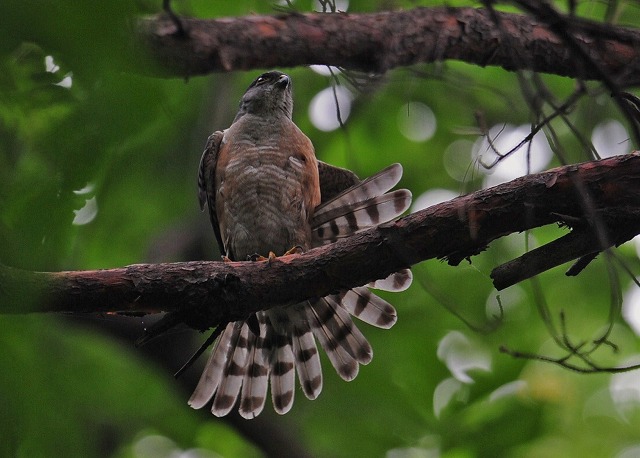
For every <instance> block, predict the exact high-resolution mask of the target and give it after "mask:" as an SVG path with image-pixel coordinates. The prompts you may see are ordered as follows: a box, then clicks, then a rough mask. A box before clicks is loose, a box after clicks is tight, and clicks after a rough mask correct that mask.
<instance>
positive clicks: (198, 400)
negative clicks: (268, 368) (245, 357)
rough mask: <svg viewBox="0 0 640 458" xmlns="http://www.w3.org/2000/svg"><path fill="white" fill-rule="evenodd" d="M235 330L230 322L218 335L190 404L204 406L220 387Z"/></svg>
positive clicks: (196, 406)
mask: <svg viewBox="0 0 640 458" xmlns="http://www.w3.org/2000/svg"><path fill="white" fill-rule="evenodd" d="M234 331H235V328H234V323H229V324H227V327H226V328H225V330H224V331H223V332H222V334H221V335H220V337H218V340H217V341H216V344H215V346H214V347H213V350H212V351H211V355H210V356H209V359H208V360H207V364H206V365H205V369H204V371H203V372H202V375H201V376H200V381H199V382H198V385H197V386H196V389H195V390H194V391H193V394H192V395H191V398H190V399H189V405H190V406H191V407H193V408H194V409H200V408H202V407H204V406H205V405H206V404H207V402H209V401H210V400H211V398H212V397H213V394H214V393H215V391H216V389H217V388H218V385H219V384H220V380H222V372H223V370H224V367H225V366H226V363H227V360H228V356H229V353H230V351H231V350H232V349H231V347H230V342H231V338H232V336H233V334H234Z"/></svg>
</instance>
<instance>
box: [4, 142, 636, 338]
mask: <svg viewBox="0 0 640 458" xmlns="http://www.w3.org/2000/svg"><path fill="white" fill-rule="evenodd" d="M585 193H588V199H586V196H585ZM585 199H586V200H585ZM585 201H588V202H589V208H585ZM594 215H597V220H598V224H597V225H596V224H594V223H593V222H594ZM554 222H562V223H564V224H568V225H571V226H574V227H576V228H577V229H576V230H579V231H580V232H581V233H588V231H589V228H591V230H592V231H594V232H595V233H597V232H598V231H600V230H602V229H604V230H606V231H607V237H604V238H603V237H602V236H601V235H600V234H598V236H597V237H595V238H593V240H596V242H593V243H592V244H591V245H589V247H588V249H587V251H589V252H590V251H593V250H601V249H604V248H607V246H602V244H603V242H602V240H606V241H605V243H604V244H605V245H608V246H610V245H612V244H619V243H622V242H623V241H624V240H626V239H628V238H631V237H632V236H633V235H635V234H636V233H638V232H640V152H636V153H633V154H629V155H625V156H616V157H612V158H608V159H604V160H601V161H593V162H585V163H583V164H578V165H570V166H565V167H559V168H556V169H553V170H550V171H548V172H544V173H539V174H535V175H529V176H525V177H522V178H519V179H517V180H514V181H511V182H509V183H505V184H502V185H499V186H495V187H493V188H489V189H484V190H481V191H477V192H474V193H472V194H469V195H466V196H462V197H458V198H456V199H453V200H451V201H449V202H445V203H442V204H439V205H435V206H433V207H430V208H428V209H426V210H423V211H420V212H417V213H414V214H411V215H408V216H406V217H404V218H401V219H399V220H397V221H395V222H391V223H388V224H385V225H382V226H379V227H377V228H373V229H371V230H368V231H364V232H362V233H359V234H356V235H354V236H352V237H349V238H346V239H342V240H340V241H338V242H337V243H334V244H330V245H326V246H323V247H320V248H315V249H313V250H310V251H309V252H307V253H304V254H302V255H293V256H289V257H285V258H277V259H276V260H274V261H272V262H271V263H268V262H207V261H196V262H182V263H170V264H136V265H131V266H127V267H123V268H119V269H110V270H93V271H76V272H28V271H22V270H17V269H13V268H10V267H4V266H0V313H28V312H98V313H108V312H127V313H133V312H139V313H153V312H159V311H178V310H179V311H180V312H181V313H183V314H185V316H189V317H190V319H189V324H190V325H192V326H193V327H196V328H201V329H206V328H207V327H209V326H212V325H215V324H216V323H218V322H219V321H220V320H222V319H225V320H238V319H243V318H245V317H246V316H247V315H248V314H249V313H251V312H255V311H257V310H259V309H267V308H270V307H273V306H276V305H285V304H293V303H296V302H300V301H302V300H305V299H309V298H313V297H320V296H324V295H327V294H329V293H331V292H335V291H337V290H341V289H346V288H351V287H354V286H357V285H362V284H365V283H367V282H369V281H372V280H375V279H379V278H384V277H386V276H387V275H389V274H390V273H392V272H395V271H397V270H399V269H401V268H405V267H408V266H410V265H413V264H416V263H418V262H420V261H423V260H426V259H432V258H441V259H443V258H447V259H448V260H449V263H451V264H457V263H459V262H460V261H462V260H463V259H465V258H468V257H470V256H472V255H475V254H477V253H479V252H481V251H482V250H484V249H485V247H486V246H487V245H488V244H489V243H490V242H491V241H493V240H495V239H497V238H499V237H502V236H505V235H507V234H510V233H513V232H520V231H523V230H526V229H531V228H534V227H538V226H543V225H546V224H551V223H554ZM623 239H624V240H623ZM560 240H562V239H560ZM584 251H585V249H584V248H583V247H582V245H580V246H579V247H578V248H577V249H575V250H574V251H573V256H574V258H577V257H580V256H582V255H584ZM529 255H531V253H529ZM562 260H563V262H564V261H565V260H567V257H566V256H565V257H563V258H562ZM552 264H553V263H552ZM548 267H551V266H548ZM545 268H546V267H545Z"/></svg>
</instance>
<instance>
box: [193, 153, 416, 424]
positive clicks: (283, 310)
mask: <svg viewBox="0 0 640 458" xmlns="http://www.w3.org/2000/svg"><path fill="white" fill-rule="evenodd" d="M401 176H402V167H401V166H400V165H399V164H394V165H391V166H390V167H387V168H386V169H384V170H383V171H381V172H380V173H378V174H376V175H374V176H373V177H371V178H369V179H367V180H364V181H362V182H360V183H358V184H356V185H354V186H352V187H351V188H349V189H347V190H345V191H344V192H342V193H340V194H339V195H337V196H336V197H335V198H333V199H331V200H329V201H327V202H325V203H323V204H322V205H320V206H318V207H317V208H316V209H315V212H314V216H313V219H312V221H311V226H312V227H311V229H312V234H313V246H320V245H324V244H327V243H331V242H333V241H335V240H337V239H338V238H341V237H346V236H349V235H352V234H354V233H356V232H359V231H361V230H364V229H368V228H370V227H373V226H375V225H378V224H381V223H385V222H387V221H390V220H392V219H393V218H396V217H398V216H399V215H401V214H402V213H403V212H404V211H405V210H406V209H407V208H408V207H409V205H410V204H411V193H410V192H409V191H407V190H405V189H400V190H396V191H391V192H389V190H390V189H391V188H392V187H393V186H395V185H396V184H397V183H398V181H399V180H400V177H401ZM411 281H412V275H411V271H410V270H409V269H403V270H400V271H398V272H395V273H393V274H391V275H389V277H387V278H385V279H381V280H377V281H375V282H371V283H369V284H368V285H367V286H368V287H371V288H375V289H380V290H385V291H403V290H405V289H407V288H408V287H409V285H410V284H411ZM367 286H361V287H357V288H353V289H351V290H348V291H343V292H340V293H338V294H332V295H329V296H326V297H323V298H320V299H316V300H311V301H307V302H304V303H300V304H296V305H292V306H287V307H276V308H273V309H270V310H268V311H263V312H258V313H257V314H256V315H257V318H258V326H257V327H258V331H256V329H255V327H256V326H255V325H254V326H249V325H248V324H247V322H245V321H243V322H237V323H230V324H228V325H227V327H226V328H225V330H224V331H223V332H222V334H221V335H220V337H219V338H218V341H217V343H216V344H215V346H214V349H213V351H212V353H211V356H210V357H209V360H208V361H207V364H206V367H205V370H204V372H203V373H202V376H201V377H200V381H199V382H198V385H197V387H196V389H195V391H194V393H193V395H192V396H191V399H190V400H189V404H190V405H191V406H192V407H194V408H196V409H197V408H201V407H203V406H204V405H206V404H207V403H208V402H209V401H211V400H213V402H212V407H211V411H212V412H213V413H214V414H215V415H217V416H222V415H226V414H227V413H229V412H230V411H231V409H232V408H233V406H234V405H235V404H236V403H238V399H239V408H238V410H239V413H240V415H242V416H243V417H244V418H254V417H256V416H257V415H259V414H260V413H261V412H262V410H263V409H264V405H265V401H266V398H267V390H268V388H269V385H270V386H271V399H272V402H273V406H274V409H275V411H276V412H278V413H280V414H284V413H286V412H288V411H289V410H290V409H291V407H292V405H293V401H294V393H295V377H296V376H295V374H296V373H297V374H298V379H299V381H300V385H301V387H302V391H303V393H304V394H305V396H306V397H307V398H309V399H315V398H316V397H318V395H319V394H320V392H321V391H322V383H323V380H322V369H321V366H320V358H319V354H318V349H317V347H316V340H317V341H318V343H320V345H321V346H322V348H323V349H324V350H325V352H326V353H327V356H328V358H329V361H330V362H331V365H332V366H333V367H334V368H335V370H336V372H337V373H338V375H339V376H340V377H341V378H343V379H344V380H347V381H348V380H353V379H354V378H355V377H356V376H357V375H358V370H359V367H360V364H368V363H369V362H370V361H371V359H372V357H373V350H372V348H371V345H370V344H369V342H368V341H367V339H366V338H365V337H364V335H363V334H362V333H361V332H360V330H359V329H358V328H357V327H356V326H355V324H354V322H353V320H352V318H351V317H352V316H355V317H357V318H359V319H360V320H362V321H364V322H365V323H368V324H370V325H373V326H376V327H379V328H383V329H388V328H391V327H392V326H393V325H394V324H395V322H396V319H397V315H396V311H395V309H394V308H393V306H392V305H391V304H389V303H388V302H387V301H385V300H384V299H382V298H380V297H378V296H376V295H375V294H373V293H372V292H371V291H369V289H368V288H367ZM255 332H259V334H258V335H256V334H255ZM314 337H315V338H314Z"/></svg>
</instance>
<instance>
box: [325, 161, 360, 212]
mask: <svg viewBox="0 0 640 458" xmlns="http://www.w3.org/2000/svg"><path fill="white" fill-rule="evenodd" d="M318 174H319V175H320V197H321V198H322V202H321V203H325V202H326V201H328V200H331V199H332V198H334V197H335V196H337V195H338V194H340V193H341V192H343V191H344V190H345V189H348V188H350V187H351V186H353V185H355V184H358V183H360V179H359V178H358V176H357V175H356V174H355V173H353V172H352V171H351V170H347V169H343V168H341V167H336V166H334V165H331V164H327V163H326V162H322V161H318Z"/></svg>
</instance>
